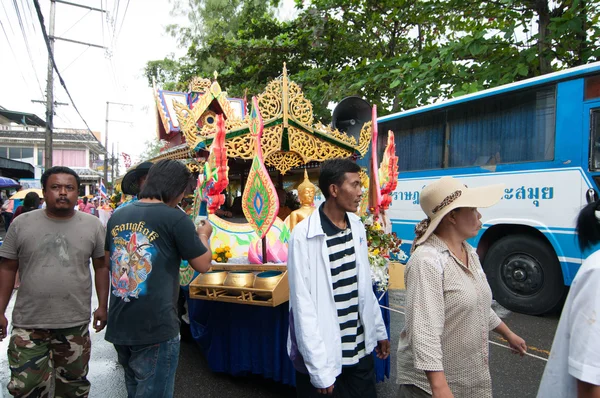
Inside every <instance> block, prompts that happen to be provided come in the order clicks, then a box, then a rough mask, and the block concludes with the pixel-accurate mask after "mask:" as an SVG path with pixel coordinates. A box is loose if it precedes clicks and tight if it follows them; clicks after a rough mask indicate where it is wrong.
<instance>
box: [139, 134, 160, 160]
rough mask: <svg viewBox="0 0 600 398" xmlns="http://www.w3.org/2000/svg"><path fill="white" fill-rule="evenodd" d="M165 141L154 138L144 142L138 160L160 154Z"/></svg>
mask: <svg viewBox="0 0 600 398" xmlns="http://www.w3.org/2000/svg"><path fill="white" fill-rule="evenodd" d="M165 144H166V141H164V140H159V139H158V138H155V139H153V140H148V141H146V142H144V150H143V151H142V153H141V154H140V162H144V161H146V160H149V159H152V158H154V157H156V156H158V155H159V154H160V151H161V150H162V149H163V148H164V147H165Z"/></svg>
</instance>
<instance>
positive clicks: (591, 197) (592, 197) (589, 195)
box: [585, 188, 598, 203]
mask: <svg viewBox="0 0 600 398" xmlns="http://www.w3.org/2000/svg"><path fill="white" fill-rule="evenodd" d="M585 199H586V200H587V202H588V203H593V202H596V201H597V200H598V193H597V192H596V190H595V189H593V188H590V189H588V191H587V192H586V194H585Z"/></svg>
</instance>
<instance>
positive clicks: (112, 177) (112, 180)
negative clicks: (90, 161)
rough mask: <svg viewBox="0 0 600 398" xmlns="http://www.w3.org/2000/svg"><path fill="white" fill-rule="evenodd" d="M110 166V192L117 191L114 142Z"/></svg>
mask: <svg viewBox="0 0 600 398" xmlns="http://www.w3.org/2000/svg"><path fill="white" fill-rule="evenodd" d="M111 163H112V164H111V167H110V192H111V193H115V143H114V142H113V143H112V159H111Z"/></svg>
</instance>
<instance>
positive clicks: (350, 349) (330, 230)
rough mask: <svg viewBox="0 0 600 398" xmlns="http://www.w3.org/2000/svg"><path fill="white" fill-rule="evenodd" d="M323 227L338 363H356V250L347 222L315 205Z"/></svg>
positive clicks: (360, 338)
mask: <svg viewBox="0 0 600 398" xmlns="http://www.w3.org/2000/svg"><path fill="white" fill-rule="evenodd" d="M319 211H320V212H321V220H322V221H321V222H322V227H323V231H324V232H325V234H326V235H327V239H326V241H327V250H328V252H329V253H328V254H329V264H330V268H331V282H332V284H333V297H334V300H335V305H336V309H337V314H338V321H339V324H340V335H341V338H342V366H352V365H356V364H357V363H358V361H359V360H360V359H362V358H363V357H365V356H366V355H367V353H366V352H365V334H364V330H363V326H362V324H361V322H360V318H359V314H358V277H357V269H356V254H355V251H354V240H353V239H352V230H351V228H350V222H349V220H348V218H347V217H346V228H345V229H340V228H338V227H337V226H335V224H333V223H332V222H331V220H329V218H327V216H326V215H325V213H324V212H323V206H321V207H320V208H319Z"/></svg>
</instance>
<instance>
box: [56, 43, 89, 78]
mask: <svg viewBox="0 0 600 398" xmlns="http://www.w3.org/2000/svg"><path fill="white" fill-rule="evenodd" d="M89 49H90V46H87V47H86V48H84V49H83V51H82V52H81V53H80V54H79V55H78V56H77V57H75V59H74V60H73V61H71V62H70V63H69V65H67V66H65V67H64V68H63V70H62V71H63V72H64V71H66V70H67V69H69V67H70V66H71V65H73V64H74V63H75V62H76V61H77V60H78V59H79V58H81V57H82V56H83V54H85V53H86V51H87V50H89Z"/></svg>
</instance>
